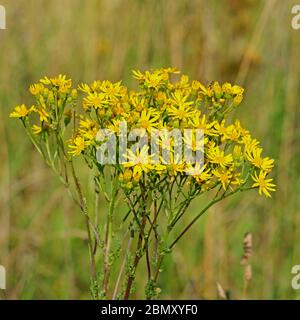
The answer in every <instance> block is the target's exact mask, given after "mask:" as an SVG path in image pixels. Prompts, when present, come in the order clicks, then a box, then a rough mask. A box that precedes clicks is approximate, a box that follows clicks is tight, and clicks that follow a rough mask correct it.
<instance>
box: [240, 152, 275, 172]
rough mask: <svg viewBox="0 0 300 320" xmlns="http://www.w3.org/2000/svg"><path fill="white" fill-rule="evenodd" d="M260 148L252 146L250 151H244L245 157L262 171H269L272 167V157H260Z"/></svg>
mask: <svg viewBox="0 0 300 320" xmlns="http://www.w3.org/2000/svg"><path fill="white" fill-rule="evenodd" d="M262 151H263V149H262V148H253V149H252V150H251V151H249V150H247V151H246V156H247V159H248V160H249V161H250V162H251V163H252V164H253V165H254V166H255V167H257V168H259V169H262V170H264V171H270V170H271V169H272V168H273V167H274V159H270V158H269V157H266V158H262V157H261V153H262Z"/></svg>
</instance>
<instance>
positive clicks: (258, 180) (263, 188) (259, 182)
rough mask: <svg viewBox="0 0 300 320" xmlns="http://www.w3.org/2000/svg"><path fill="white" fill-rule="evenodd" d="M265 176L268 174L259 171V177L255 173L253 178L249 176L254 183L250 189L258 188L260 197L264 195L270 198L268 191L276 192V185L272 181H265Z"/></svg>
mask: <svg viewBox="0 0 300 320" xmlns="http://www.w3.org/2000/svg"><path fill="white" fill-rule="evenodd" d="M267 174H268V173H267V172H265V171H260V172H259V175H257V173H256V172H254V176H253V175H252V176H251V177H252V179H253V181H254V183H253V185H252V187H253V188H258V193H259V194H260V195H262V194H264V195H265V196H266V197H271V194H270V192H269V191H272V192H274V191H276V189H275V187H276V185H275V184H274V183H272V181H273V179H266V176H267Z"/></svg>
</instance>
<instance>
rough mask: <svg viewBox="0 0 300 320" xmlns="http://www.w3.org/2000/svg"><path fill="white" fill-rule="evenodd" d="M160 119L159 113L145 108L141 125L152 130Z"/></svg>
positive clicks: (141, 117) (140, 121)
mask: <svg viewBox="0 0 300 320" xmlns="http://www.w3.org/2000/svg"><path fill="white" fill-rule="evenodd" d="M158 119H159V114H157V113H156V112H154V111H153V110H151V109H148V110H143V111H142V113H141V116H140V119H139V122H138V124H139V126H140V127H141V128H143V129H145V130H147V131H151V128H155V127H156V126H157V123H156V122H157V120H158Z"/></svg>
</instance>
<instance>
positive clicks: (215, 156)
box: [208, 147, 233, 168]
mask: <svg viewBox="0 0 300 320" xmlns="http://www.w3.org/2000/svg"><path fill="white" fill-rule="evenodd" d="M208 160H209V161H210V162H211V163H215V164H218V165H220V167H222V168H225V167H226V166H229V165H231V164H232V162H233V158H232V154H228V155H225V153H224V151H221V150H220V149H219V147H215V148H211V149H210V150H209V151H208Z"/></svg>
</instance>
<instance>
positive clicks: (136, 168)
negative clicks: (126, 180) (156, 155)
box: [124, 146, 153, 175]
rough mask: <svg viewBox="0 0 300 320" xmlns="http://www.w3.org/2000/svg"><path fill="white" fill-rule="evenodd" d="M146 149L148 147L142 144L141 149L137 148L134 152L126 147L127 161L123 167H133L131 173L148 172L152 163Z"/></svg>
mask: <svg viewBox="0 0 300 320" xmlns="http://www.w3.org/2000/svg"><path fill="white" fill-rule="evenodd" d="M148 150H149V147H148V146H144V147H143V148H142V150H137V151H136V154H135V153H134V152H133V151H132V150H130V149H127V160H128V161H127V162H126V163H124V167H125V168H133V175H136V174H141V173H143V172H145V173H147V172H149V170H151V169H152V168H153V165H152V164H151V163H150V162H151V159H150V156H149V154H148Z"/></svg>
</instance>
